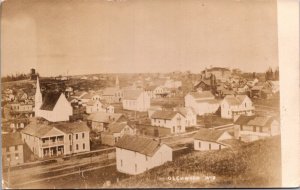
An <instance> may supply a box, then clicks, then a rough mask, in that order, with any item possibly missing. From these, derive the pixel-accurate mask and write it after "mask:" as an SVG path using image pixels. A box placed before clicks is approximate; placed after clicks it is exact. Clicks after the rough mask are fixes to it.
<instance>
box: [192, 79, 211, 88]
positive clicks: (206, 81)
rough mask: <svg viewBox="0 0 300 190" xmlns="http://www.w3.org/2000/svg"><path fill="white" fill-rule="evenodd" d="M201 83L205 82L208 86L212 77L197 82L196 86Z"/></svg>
mask: <svg viewBox="0 0 300 190" xmlns="http://www.w3.org/2000/svg"><path fill="white" fill-rule="evenodd" d="M201 83H204V84H205V85H207V86H210V79H202V80H200V81H199V82H197V83H196V84H195V85H194V87H198V86H199V85H200V84H201Z"/></svg>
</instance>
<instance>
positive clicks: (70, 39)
mask: <svg viewBox="0 0 300 190" xmlns="http://www.w3.org/2000/svg"><path fill="white" fill-rule="evenodd" d="M1 8H2V13H1V14H2V15H1V74H2V76H5V75H7V74H11V73H17V72H19V73H21V72H25V73H28V72H29V70H30V68H36V70H37V72H39V73H40V74H41V75H43V76H56V75H66V74H68V75H75V74H76V75H77V74H94V73H128V72H129V73H133V72H170V71H187V70H190V71H192V72H194V73H197V72H200V71H201V70H203V69H204V68H205V67H209V66H220V67H228V68H240V69H242V70H243V71H248V72H264V71H265V70H266V69H267V68H269V67H270V66H271V67H272V68H276V67H277V65H278V56H277V54H278V53H277V16H276V10H277V8H276V1H275V0H272V1H271V0H251V1H249V0H6V1H5V2H4V3H2V5H1Z"/></svg>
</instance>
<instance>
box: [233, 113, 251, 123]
mask: <svg viewBox="0 0 300 190" xmlns="http://www.w3.org/2000/svg"><path fill="white" fill-rule="evenodd" d="M254 117H255V116H254V115H252V116H246V115H240V116H239V117H238V118H237V120H236V121H235V122H234V123H235V124H238V125H245V124H247V123H248V122H249V121H250V120H251V119H253V118H254Z"/></svg>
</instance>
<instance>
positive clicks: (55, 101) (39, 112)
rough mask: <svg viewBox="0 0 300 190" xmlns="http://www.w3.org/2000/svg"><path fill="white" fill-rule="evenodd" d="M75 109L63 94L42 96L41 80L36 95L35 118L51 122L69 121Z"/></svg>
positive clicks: (53, 93) (54, 93) (52, 93)
mask: <svg viewBox="0 0 300 190" xmlns="http://www.w3.org/2000/svg"><path fill="white" fill-rule="evenodd" d="M72 115H73V108H72V106H71V104H70V103H69V102H68V100H67V98H66V97H65V95H64V94H63V93H56V92H51V93H47V94H45V96H44V97H43V96H42V93H41V90H40V83H39V79H37V85H36V93H35V116H36V117H42V118H44V119H46V120H48V121H51V122H58V121H69V119H70V116H72Z"/></svg>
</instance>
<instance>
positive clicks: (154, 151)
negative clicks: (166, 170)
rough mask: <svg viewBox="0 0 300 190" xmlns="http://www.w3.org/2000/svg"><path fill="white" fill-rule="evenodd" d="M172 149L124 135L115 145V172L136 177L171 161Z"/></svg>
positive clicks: (158, 143)
mask: <svg viewBox="0 0 300 190" xmlns="http://www.w3.org/2000/svg"><path fill="white" fill-rule="evenodd" d="M172 152H173V150H172V148H170V147H169V146H168V145H166V144H162V143H160V142H159V141H158V140H154V139H151V138H145V137H138V136H129V135H124V136H123V137H122V138H121V139H120V140H119V141H118V142H117V144H116V162H117V163H116V164H117V170H118V171H119V172H122V173H126V174H130V175H137V174H141V173H143V172H145V171H147V170H150V169H152V168H154V167H157V166H160V165H162V164H164V163H166V162H168V161H172Z"/></svg>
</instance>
